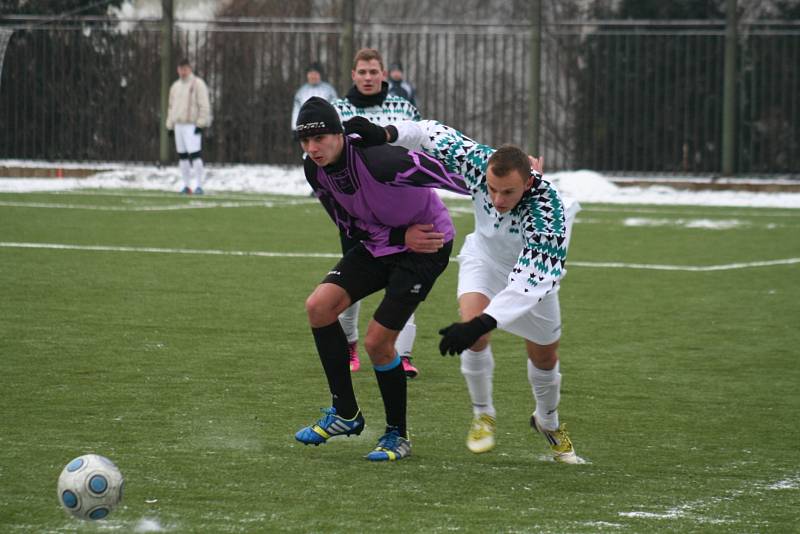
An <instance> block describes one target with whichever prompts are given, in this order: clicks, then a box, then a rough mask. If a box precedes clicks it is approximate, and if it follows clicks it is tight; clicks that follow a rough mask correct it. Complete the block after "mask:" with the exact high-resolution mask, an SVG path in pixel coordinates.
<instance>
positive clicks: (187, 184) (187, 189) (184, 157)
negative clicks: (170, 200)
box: [174, 124, 192, 195]
mask: <svg viewBox="0 0 800 534" xmlns="http://www.w3.org/2000/svg"><path fill="white" fill-rule="evenodd" d="M186 126H187V125H186V124H176V125H175V126H174V128H175V129H174V132H175V150H177V152H178V168H179V169H180V171H181V179H182V180H183V189H182V190H181V193H183V194H185V195H188V194H191V192H192V187H191V186H192V183H191V172H192V164H191V162H190V161H189V151H188V149H187V147H186Z"/></svg>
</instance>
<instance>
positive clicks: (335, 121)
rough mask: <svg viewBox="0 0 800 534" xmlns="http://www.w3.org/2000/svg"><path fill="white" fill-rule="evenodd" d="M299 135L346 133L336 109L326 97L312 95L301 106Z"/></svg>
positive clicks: (298, 122)
mask: <svg viewBox="0 0 800 534" xmlns="http://www.w3.org/2000/svg"><path fill="white" fill-rule="evenodd" d="M296 126H297V127H296V131H297V137H299V138H301V139H302V138H303V137H311V136H312V135H320V134H339V133H344V129H343V128H342V121H340V120H339V114H338V113H336V109H335V108H334V107H333V106H332V105H331V104H330V102H328V101H327V100H325V99H324V98H320V97H318V96H312V97H311V98H309V99H308V100H306V103H305V104H303V105H302V106H301V107H300V112H299V113H298V114H297V125H296Z"/></svg>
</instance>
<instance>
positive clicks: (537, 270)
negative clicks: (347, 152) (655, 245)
mask: <svg viewBox="0 0 800 534" xmlns="http://www.w3.org/2000/svg"><path fill="white" fill-rule="evenodd" d="M345 132H346V133H348V134H351V133H355V134H358V135H360V136H361V137H362V139H363V140H364V142H365V143H367V144H379V143H382V142H387V141H388V142H390V143H392V144H396V145H400V146H403V147H404V148H407V149H409V150H418V151H422V152H424V153H426V154H428V155H430V156H433V157H435V158H436V159H438V160H439V161H441V162H442V163H443V164H444V165H445V167H446V168H447V170H448V171H450V172H453V173H457V174H460V175H462V176H463V177H464V180H465V181H466V182H467V185H468V187H469V189H470V193H471V195H472V202H473V205H474V212H475V230H474V231H473V232H472V233H471V234H469V235H467V236H466V239H465V240H464V245H463V246H462V248H461V251H460V252H459V254H458V263H459V270H458V304H459V311H460V313H461V319H462V321H464V322H457V323H453V324H451V325H450V326H447V327H445V328H442V329H441V330H440V331H439V333H440V334H441V335H442V338H441V340H440V343H439V350H440V352H441V353H442V355H444V354H451V355H455V354H460V358H461V373H462V374H463V375H464V379H465V380H466V382H467V389H468V390H469V394H470V399H471V401H472V410H473V420H472V424H471V427H470V430H469V432H468V434H467V447H468V448H469V450H470V451H472V452H474V453H483V452H488V451H490V450H492V449H493V448H494V446H495V432H496V430H495V427H496V422H495V419H496V411H495V407H494V403H493V399H492V377H493V372H494V356H493V354H492V346H491V344H490V332H491V331H492V330H494V329H495V328H500V329H502V330H505V331H507V332H510V333H512V334H514V335H516V336H519V337H521V338H522V339H523V340H524V341H525V351H526V352H527V360H528V361H527V367H528V382H529V383H530V385H531V390H532V393H533V397H534V400H535V403H536V408H535V411H534V412H533V414H532V415H531V419H530V424H531V427H532V428H533V430H534V431H536V432H538V433H541V434H542V435H543V436H544V437H545V438H546V440H547V442H548V444H549V445H550V449H551V452H552V455H553V459H554V460H556V461H557V462H561V463H568V464H576V463H582V461H583V460H581V458H580V457H579V456H577V455H576V453H575V449H574V447H573V445H572V440H571V439H570V437H569V435H568V434H567V431H566V429H565V427H564V425H563V424H562V423H561V422H560V421H559V414H558V405H559V401H560V397H561V371H560V365H559V355H558V345H559V340H560V338H561V309H560V306H559V298H558V291H559V288H560V285H561V279H562V278H563V277H564V275H565V274H566V269H565V262H566V256H567V248H568V247H569V241H570V237H571V234H572V224H573V222H574V220H575V216H576V214H577V213H578V211H579V210H580V205H579V204H578V202H577V201H576V200H574V199H571V198H567V197H562V195H561V194H560V193H559V192H558V190H557V189H556V188H555V186H553V184H551V183H550V182H549V181H548V180H547V179H546V178H545V177H544V176H543V175H542V160H541V159H540V158H539V159H534V158H531V157H529V156H528V155H526V154H525V152H524V151H522V150H521V149H519V148H518V147H514V146H511V145H506V146H503V147H500V148H499V149H496V150H495V149H494V148H491V147H489V146H486V145H483V144H480V143H478V142H476V141H474V140H472V139H470V138H469V137H467V136H465V135H464V134H462V133H461V132H459V131H458V130H455V129H453V128H450V127H449V126H446V125H444V124H441V123H439V122H436V121H429V120H423V121H418V122H414V121H405V122H399V123H395V124H392V125H390V126H387V127H385V128H381V127H380V126H379V125H377V124H370V123H368V122H366V121H363V120H362V121H356V120H355V119H354V120H353V121H350V122H348V123H346V124H345Z"/></svg>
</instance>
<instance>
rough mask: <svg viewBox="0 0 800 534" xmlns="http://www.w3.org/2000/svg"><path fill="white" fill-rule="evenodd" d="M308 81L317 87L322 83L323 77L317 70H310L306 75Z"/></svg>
mask: <svg viewBox="0 0 800 534" xmlns="http://www.w3.org/2000/svg"><path fill="white" fill-rule="evenodd" d="M306 81H307V82H308V83H309V84H311V85H317V84H318V83H319V82H321V81H322V77H321V76H320V75H319V72H317V71H315V70H310V71H308V73H307V74H306Z"/></svg>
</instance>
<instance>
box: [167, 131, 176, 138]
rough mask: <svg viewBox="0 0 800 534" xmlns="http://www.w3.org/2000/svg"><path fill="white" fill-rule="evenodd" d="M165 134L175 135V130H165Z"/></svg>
mask: <svg viewBox="0 0 800 534" xmlns="http://www.w3.org/2000/svg"><path fill="white" fill-rule="evenodd" d="M167 135H168V136H170V137H175V130H167Z"/></svg>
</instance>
